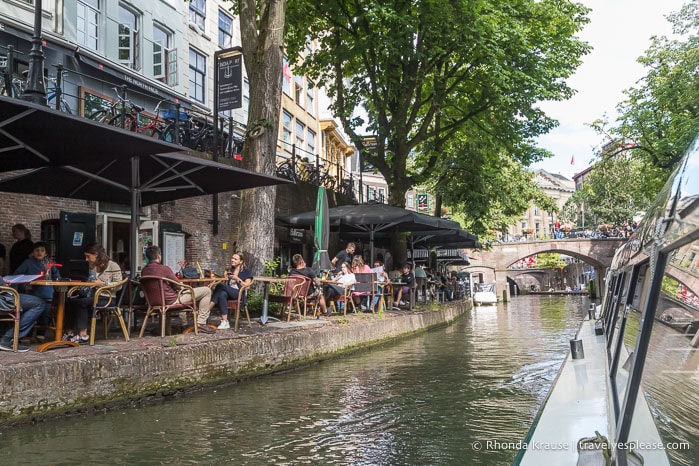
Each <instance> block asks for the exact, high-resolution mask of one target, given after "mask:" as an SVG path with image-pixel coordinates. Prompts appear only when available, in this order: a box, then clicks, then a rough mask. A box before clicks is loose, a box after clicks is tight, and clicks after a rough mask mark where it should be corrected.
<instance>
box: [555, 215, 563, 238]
mask: <svg viewBox="0 0 699 466" xmlns="http://www.w3.org/2000/svg"><path fill="white" fill-rule="evenodd" d="M553 237H554V238H555V239H561V238H563V235H562V234H561V221H560V220H558V219H556V223H554V224H553Z"/></svg>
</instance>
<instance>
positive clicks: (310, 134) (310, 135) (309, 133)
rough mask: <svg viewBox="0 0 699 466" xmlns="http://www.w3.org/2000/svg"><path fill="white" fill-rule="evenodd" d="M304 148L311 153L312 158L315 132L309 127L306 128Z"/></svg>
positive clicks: (314, 154)
mask: <svg viewBox="0 0 699 466" xmlns="http://www.w3.org/2000/svg"><path fill="white" fill-rule="evenodd" d="M306 149H307V150H308V153H309V154H313V158H315V156H316V132H315V131H313V130H312V129H311V128H306Z"/></svg>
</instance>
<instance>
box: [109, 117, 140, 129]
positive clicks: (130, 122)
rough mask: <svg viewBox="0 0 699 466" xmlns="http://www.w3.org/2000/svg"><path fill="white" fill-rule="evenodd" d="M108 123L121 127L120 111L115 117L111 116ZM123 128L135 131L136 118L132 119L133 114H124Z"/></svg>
mask: <svg viewBox="0 0 699 466" xmlns="http://www.w3.org/2000/svg"><path fill="white" fill-rule="evenodd" d="M109 125H110V126H116V127H117V128H121V127H122V126H121V113H119V114H117V115H116V116H115V117H113V118H111V119H110V120H109ZM123 127H124V129H128V130H129V131H136V128H137V125H136V120H135V119H134V117H133V115H124V126H123Z"/></svg>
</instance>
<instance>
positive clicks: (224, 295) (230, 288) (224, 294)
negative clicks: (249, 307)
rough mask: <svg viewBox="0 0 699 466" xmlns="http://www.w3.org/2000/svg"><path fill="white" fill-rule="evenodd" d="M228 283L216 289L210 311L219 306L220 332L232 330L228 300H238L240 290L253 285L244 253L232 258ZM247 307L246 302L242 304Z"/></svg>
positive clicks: (238, 253) (219, 285) (236, 254)
mask: <svg viewBox="0 0 699 466" xmlns="http://www.w3.org/2000/svg"><path fill="white" fill-rule="evenodd" d="M227 277H228V283H219V284H218V285H216V287H215V288H214V292H213V296H212V297H211V304H210V305H209V311H211V310H212V309H213V308H214V307H215V306H218V308H219V310H220V311H221V323H220V324H219V325H218V329H219V330H228V329H230V328H231V324H230V322H228V300H229V299H238V293H239V292H240V289H241V288H243V287H245V286H250V284H251V283H252V279H253V276H252V272H251V271H250V270H248V269H246V268H245V258H244V257H243V253H242V252H236V253H234V254H233V255H232V256H231V271H230V272H228V273H227ZM241 305H242V306H245V303H244V302H241Z"/></svg>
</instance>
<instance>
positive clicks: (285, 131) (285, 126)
mask: <svg viewBox="0 0 699 466" xmlns="http://www.w3.org/2000/svg"><path fill="white" fill-rule="evenodd" d="M293 121H294V117H293V116H292V115H291V113H289V112H287V111H286V110H284V113H283V114H282V142H283V145H284V150H285V151H287V152H291V123H292V122H293Z"/></svg>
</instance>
